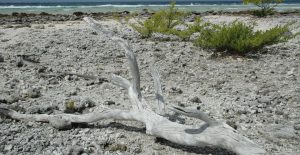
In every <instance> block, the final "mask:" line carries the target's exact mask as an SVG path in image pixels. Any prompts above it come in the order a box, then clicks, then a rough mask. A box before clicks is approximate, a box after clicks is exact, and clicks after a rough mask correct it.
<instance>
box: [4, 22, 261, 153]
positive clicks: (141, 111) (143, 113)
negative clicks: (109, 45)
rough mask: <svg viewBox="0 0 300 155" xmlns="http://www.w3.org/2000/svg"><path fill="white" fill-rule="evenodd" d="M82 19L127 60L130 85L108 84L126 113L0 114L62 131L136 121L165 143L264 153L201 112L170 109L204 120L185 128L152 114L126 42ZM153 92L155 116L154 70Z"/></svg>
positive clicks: (158, 97) (115, 80)
mask: <svg viewBox="0 0 300 155" xmlns="http://www.w3.org/2000/svg"><path fill="white" fill-rule="evenodd" d="M84 20H85V21H86V22H87V23H88V24H89V25H90V26H91V27H93V28H94V29H95V30H97V31H98V32H100V33H102V34H104V35H106V36H107V37H109V38H110V39H112V40H114V41H116V42H117V43H118V44H119V45H120V46H121V47H122V48H123V49H124V50H125V52H126V56H127V59H128V61H129V66H130V71H131V75H132V77H133V80H132V83H130V82H129V81H128V80H127V79H125V78H123V77H120V76H116V75H114V76H113V80H112V82H113V83H114V84H116V85H117V86H120V87H122V88H124V89H126V90H127V92H128V96H129V99H130V101H131V103H132V108H131V109H130V110H117V109H109V108H105V107H102V110H100V111H95V112H92V113H89V114H82V115H73V114H58V115H47V114H21V113H18V112H16V111H14V110H11V109H9V108H8V107H7V106H5V105H0V114H2V115H5V116H7V117H10V118H12V119H16V120H30V121H38V122H48V123H50V124H51V125H52V126H53V127H56V128H59V129H63V128H68V127H71V125H72V124H73V123H92V122H96V121H99V120H102V119H119V120H133V121H139V122H142V123H144V124H145V125H146V133H147V134H149V135H153V136H157V137H161V138H164V139H166V140H169V141H171V142H174V143H178V144H182V145H187V146H198V147H204V146H213V147H220V148H224V149H227V150H229V151H233V152H235V153H236V154H239V155H258V154H264V153H265V150H263V149H261V148H260V147H259V146H258V145H256V144H255V143H254V142H252V141H251V140H249V139H248V138H246V137H244V136H242V135H241V134H239V133H238V132H237V131H236V130H234V129H233V128H231V127H230V126H229V125H227V124H226V123H222V122H218V121H216V120H214V119H212V118H210V117H209V116H208V115H206V114H205V113H202V112H199V111H194V110H191V109H184V108H180V107H175V106H173V107H170V109H171V110H172V111H175V112H177V113H180V114H183V115H186V116H189V117H195V118H198V119H201V120H203V121H204V123H202V124H199V125H198V126H196V127H195V126H189V125H184V124H178V123H176V122H172V121H170V120H168V119H167V118H165V117H163V116H161V115H159V114H157V113H155V112H154V111H152V110H151V108H150V107H149V105H147V104H146V102H145V100H144V99H143V98H142V96H141V92H140V75H139V70H138V64H137V61H136V58H135V56H134V54H133V52H132V50H131V48H130V46H128V43H127V42H126V41H125V40H123V39H122V38H119V37H114V36H113V34H112V33H111V32H110V31H109V30H107V29H105V28H104V27H103V26H102V25H101V24H98V23H97V22H96V21H95V20H93V19H92V18H87V17H86V18H84ZM152 75H153V78H154V83H155V89H156V100H157V102H158V104H156V105H157V109H159V110H158V112H159V113H163V112H164V107H165V105H164V100H163V97H162V89H161V83H160V80H159V74H158V71H157V70H156V69H152Z"/></svg>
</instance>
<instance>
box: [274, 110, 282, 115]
mask: <svg viewBox="0 0 300 155" xmlns="http://www.w3.org/2000/svg"><path fill="white" fill-rule="evenodd" d="M275 114H277V115H283V110H282V109H276V111H275Z"/></svg>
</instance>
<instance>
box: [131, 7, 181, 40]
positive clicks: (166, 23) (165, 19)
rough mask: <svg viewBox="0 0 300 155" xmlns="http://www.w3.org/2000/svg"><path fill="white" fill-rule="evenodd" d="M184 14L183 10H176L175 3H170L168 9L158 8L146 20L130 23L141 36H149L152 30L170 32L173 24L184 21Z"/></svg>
mask: <svg viewBox="0 0 300 155" xmlns="http://www.w3.org/2000/svg"><path fill="white" fill-rule="evenodd" d="M184 15H185V13H184V12H180V11H178V9H177V8H176V7H175V3H171V5H170V7H168V9H165V10H160V11H158V12H156V13H155V14H154V15H153V16H152V17H150V18H149V19H147V20H146V21H144V22H141V21H139V22H138V24H131V26H132V27H133V29H135V30H136V31H138V32H139V33H140V34H141V36H142V37H143V38H148V37H150V36H151V35H152V34H153V33H154V32H158V33H162V34H172V33H173V32H174V27H175V26H177V25H180V24H182V23H184V20H183V19H184Z"/></svg>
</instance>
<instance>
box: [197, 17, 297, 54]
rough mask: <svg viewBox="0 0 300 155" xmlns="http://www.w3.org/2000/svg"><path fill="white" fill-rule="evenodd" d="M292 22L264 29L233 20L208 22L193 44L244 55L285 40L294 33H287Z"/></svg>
mask: <svg viewBox="0 0 300 155" xmlns="http://www.w3.org/2000/svg"><path fill="white" fill-rule="evenodd" d="M291 24H292V23H289V24H286V25H283V26H276V27H273V28H271V29H269V30H266V31H262V30H259V31H254V25H246V24H245V23H243V22H240V21H234V22H232V23H230V24H228V25H226V24H223V25H217V24H210V26H209V27H206V28H205V29H203V30H202V31H201V35H200V37H198V39H197V40H196V41H195V44H196V45H198V46H201V47H204V48H209V49H214V50H215V51H216V52H224V51H226V52H228V53H232V54H240V55H244V54H246V53H249V52H254V51H257V50H260V49H261V48H263V47H264V46H266V45H272V44H276V43H279V42H283V41H287V40H288V39H291V38H293V37H294V36H295V35H287V34H288V33H290V32H289V26H290V25H291Z"/></svg>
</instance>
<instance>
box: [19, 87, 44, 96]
mask: <svg viewBox="0 0 300 155" xmlns="http://www.w3.org/2000/svg"><path fill="white" fill-rule="evenodd" d="M40 96H41V91H40V90H39V89H37V88H31V89H28V90H26V91H25V93H23V94H22V97H24V98H38V97H40Z"/></svg>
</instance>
